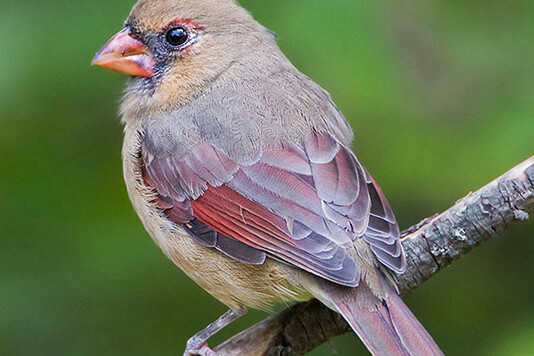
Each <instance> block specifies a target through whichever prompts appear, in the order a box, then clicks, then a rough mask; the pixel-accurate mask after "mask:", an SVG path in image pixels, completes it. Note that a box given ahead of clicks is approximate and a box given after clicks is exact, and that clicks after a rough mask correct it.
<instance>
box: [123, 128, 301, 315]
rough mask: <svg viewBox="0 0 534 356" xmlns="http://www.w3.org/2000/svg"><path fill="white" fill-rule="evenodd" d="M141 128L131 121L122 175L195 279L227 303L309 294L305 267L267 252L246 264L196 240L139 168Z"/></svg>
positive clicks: (236, 305)
mask: <svg viewBox="0 0 534 356" xmlns="http://www.w3.org/2000/svg"><path fill="white" fill-rule="evenodd" d="M141 167H142V160H141V155H140V133H139V131H138V129H137V127H135V124H127V125H126V127H125V138H124V145H123V168H124V179H125V181H126V187H127V190H128V195H129V197H130V200H131V201H132V204H133V206H134V209H135V211H136V212H137V214H138V215H139V218H140V219H141V221H142V223H143V225H144V227H145V229H146V230H147V232H148V233H149V234H150V236H151V237H152V239H153V240H154V241H155V242H156V244H157V245H158V246H159V247H160V248H161V250H162V251H163V253H164V254H165V255H166V256H167V257H168V258H170V259H171V260H172V261H173V262H174V263H175V264H176V265H177V266H178V267H180V269H182V271H184V272H185V273H186V274H187V275H188V276H189V277H190V278H191V279H193V280H194V281H195V282H196V283H197V284H199V285H200V286H201V287H202V288H204V289H205V290H206V291H207V292H208V293H210V294H211V295H213V296H214V297H215V298H217V299H218V300H219V301H221V302H222V303H224V304H226V305H227V306H228V307H230V308H232V309H234V310H237V309H241V308H243V307H251V308H254V309H269V308H270V306H271V305H272V304H273V303H277V302H282V301H290V300H306V299H309V298H310V295H309V294H308V293H306V292H304V291H303V290H302V288H299V287H298V286H297V285H299V284H300V283H299V280H300V279H301V278H306V277H304V276H303V275H302V274H303V273H304V272H302V271H300V270H297V269H295V268H292V267H290V266H288V265H285V264H282V263H280V262H278V261H275V260H272V259H270V258H268V259H267V260H266V262H265V263H264V264H263V265H261V266H253V265H246V264H243V263H241V262H238V261H235V260H233V259H232V258H230V257H228V256H226V255H224V254H223V253H221V252H219V251H217V250H215V249H210V248H206V247H203V246H201V245H199V244H198V243H197V242H195V241H194V240H193V239H192V238H191V237H190V236H189V235H188V234H187V233H186V232H185V231H184V230H183V229H182V228H181V227H180V226H177V225H176V224H174V223H172V222H170V221H169V220H168V219H167V218H166V217H165V216H164V215H163V214H162V212H161V210H159V209H158V208H157V207H156V205H155V204H154V203H153V201H154V198H155V192H154V191H153V189H152V188H150V187H148V186H147V185H145V183H144V182H143V179H142V173H141Z"/></svg>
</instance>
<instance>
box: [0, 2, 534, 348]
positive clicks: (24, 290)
mask: <svg viewBox="0 0 534 356" xmlns="http://www.w3.org/2000/svg"><path fill="white" fill-rule="evenodd" d="M199 1H200V0H199ZM0 2H1V9H2V10H1V11H0V237H1V238H0V354H2V355H181V353H182V351H183V347H184V344H185V341H186V339H187V338H188V337H189V336H191V335H192V334H193V333H195V332H196V331H198V330H199V329H201V328H202V327H204V326H205V325H206V324H207V323H209V322H210V321H212V320H214V319H215V318H216V317H217V316H218V315H220V314H221V313H222V312H224V311H225V308H224V306H223V305H221V304H220V303H218V302H217V301H216V300H214V299H212V298H211V297H210V296H208V295H207V294H206V293H205V292H204V291H202V290H201V289H200V288H199V287H197V286H196V285H195V284H194V283H193V282H191V281H190V280H189V279H188V278H187V277H185V275H184V274H183V273H181V272H180V271H179V270H178V269H177V268H175V267H174V266H173V265H172V263H171V262H170V261H168V260H167V259H166V258H165V257H164V256H163V254H162V253H161V252H160V251H159V250H158V248H157V247H156V246H155V245H154V244H153V242H152V241H151V240H150V238H149V237H148V235H147V233H146V232H145V231H144V230H143V228H142V226H141V224H140V222H139V221H138V219H137V217H136V215H135V213H134V212H133V210H132V208H131V206H130V203H129V201H128V198H127V196H126V193H125V188H124V184H123V182H122V172H121V161H120V150H121V140H122V134H121V125H120V123H119V119H118V118H117V108H118V102H119V98H120V95H121V90H122V87H123V82H124V79H125V78H124V77H122V76H120V75H118V74H115V73H112V72H109V71H104V70H102V69H100V68H91V67H90V66H89V63H90V60H91V58H92V56H93V55H94V53H95V52H96V51H97V50H98V49H99V48H100V47H101V45H102V44H103V43H104V42H105V41H106V40H107V39H108V38H109V37H110V36H111V35H113V34H114V33H115V32H116V31H118V30H119V29H120V27H121V25H122V22H123V21H124V19H125V18H126V16H127V15H128V12H129V9H130V7H131V6H132V5H133V3H132V1H126V0H120V1H109V0H93V1H67V0H48V1H37V0H33V1H32V0H20V1H11V0H7V1H6V0H1V1H0ZM242 4H243V5H244V6H245V7H246V8H247V9H249V10H250V11H251V12H252V13H253V15H254V16H255V17H256V19H258V20H259V21H260V22H262V23H263V24H264V25H266V26H267V27H269V28H271V29H272V30H274V31H275V32H277V33H278V36H279V43H280V46H281V47H282V49H283V50H284V52H285V53H286V54H287V55H288V57H289V58H290V59H291V60H292V61H293V62H294V63H295V64H296V65H297V67H298V68H299V69H300V70H302V71H303V72H304V73H306V74H308V75H309V76H311V77H312V78H313V79H314V80H316V81H317V82H319V83H320V84H321V85H322V86H323V87H324V88H326V89H327V90H328V91H329V92H330V93H331V94H332V96H333V98H334V100H335V101H336V102H337V103H338V105H339V107H340V108H341V110H342V111H343V112H344V113H345V115H346V116H347V118H348V119H349V121H350V123H351V125H352V127H353V128H354V130H355V133H356V141H355V145H354V148H355V151H356V152H357V154H358V156H359V158H360V159H361V161H362V162H363V163H364V164H365V165H366V166H367V168H368V169H369V170H370V171H371V172H372V174H373V175H374V176H375V178H376V179H377V181H378V182H380V185H381V186H382V188H383V190H384V191H385V193H386V195H387V196H388V198H389V201H390V202H391V204H392V206H393V208H394V210H395V212H396V214H397V217H398V219H399V221H400V224H401V227H403V228H406V227H408V226H410V225H412V224H414V223H416V222H418V221H419V220H420V219H422V218H424V217H426V216H428V215H431V214H433V213H435V212H439V211H441V210H443V209H445V208H447V207H449V206H450V205H451V204H453V203H454V202H455V201H456V200H457V199H458V198H460V197H462V196H464V195H466V194H467V193H468V192H469V191H472V190H475V189H477V188H479V187H480V186H482V185H484V184H485V183H487V182H489V181H490V180H492V179H493V178H495V177H497V176H498V175H500V174H501V173H503V172H504V171H506V170H508V169H509V168H511V167H512V166H514V165H516V164H518V163H520V162H521V161H523V160H524V159H526V158H527V157H529V156H530V155H532V154H534V62H533V58H534V21H533V18H534V2H533V1H532V0H517V1H507V2H503V1H500V0H472V1H460V0H448V1H445V0H443V1H438V0H425V1H423V0H414V1H409V2H408V1H402V2H401V1H392V0H389V1H383V0H375V1H369V0H335V1H327V0H271V1H265V0H246V1H245V0H243V1H242ZM228 45H229V46H231V45H232V44H231V43H229V44H228ZM533 227H534V225H533V223H532V222H530V223H526V224H520V225H517V226H513V227H511V228H510V230H509V231H507V232H506V233H504V234H502V236H501V237H499V238H498V239H496V240H495V241H492V242H491V243H488V244H486V245H485V246H483V247H481V248H479V249H477V250H475V251H474V252H472V253H471V254H470V255H469V256H468V257H466V258H464V259H462V260H461V261H458V262H457V263H455V264H454V265H453V267H452V268H450V269H448V270H447V271H443V272H442V273H440V274H439V275H438V276H436V277H435V278H432V279H431V280H430V281H428V282H427V283H425V285H424V286H422V287H421V288H420V289H419V290H417V291H415V292H414V293H413V294H411V295H409V296H408V297H407V298H406V300H407V303H408V304H409V306H410V307H411V309H412V310H413V311H414V313H415V314H416V315H417V316H418V318H419V319H420V320H421V321H422V323H423V324H424V325H425V326H426V327H427V328H428V329H429V330H430V332H431V333H432V335H433V336H434V337H435V339H436V340H437V341H438V343H439V344H440V345H441V347H442V348H443V350H444V351H445V353H447V354H450V355H468V354H470V355H529V354H530V355H531V354H532V353H533V352H534V351H533V350H534V285H533V282H532V280H533V279H534V268H533V262H534V261H533V258H532V255H533V253H534V242H533V237H534V236H533V231H534V229H533ZM265 316H266V315H265V314H263V313H259V312H253V313H251V314H250V315H247V317H245V318H244V319H243V320H240V321H238V322H237V323H236V324H235V325H232V326H231V327H230V328H228V330H225V331H224V332H222V333H221V335H218V336H217V337H216V338H215V340H214V343H216V342H219V341H221V340H223V339H225V338H226V337H228V336H230V335H232V334H233V333H235V332H237V331H239V330H241V329H243V328H245V327H246V326H248V325H251V324H252V323H254V322H256V321H259V320H260V319H262V318H263V317H265ZM331 348H333V349H336V350H338V352H339V354H340V355H353V354H365V353H364V351H363V348H362V346H361V345H360V342H359V341H358V340H357V338H356V337H355V336H354V335H346V336H343V337H341V338H338V339H336V340H334V341H333V342H332V347H331ZM329 352H330V351H329V346H328V345H326V346H323V347H322V348H320V349H318V350H316V351H314V353H313V354H314V355H325V354H328V353H329Z"/></svg>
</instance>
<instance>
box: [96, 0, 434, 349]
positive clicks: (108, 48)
mask: <svg viewBox="0 0 534 356" xmlns="http://www.w3.org/2000/svg"><path fill="white" fill-rule="evenodd" d="M93 64H94V65H99V66H101V67H106V68H109V69H112V70H115V71H118V72H120V73H124V74H128V75H130V76H132V78H131V79H130V81H129V83H128V87H127V90H126V95H125V97H124V101H123V103H122V106H121V113H122V117H123V121H124V123H125V140H124V149H123V159H124V175H125V179H126V185H127V187H128V193H129V196H130V199H131V200H132V202H133V205H134V207H135V209H136V211H137V213H138V214H139V217H140V218H141V220H142V222H143V224H144V226H145V228H146V229H147V230H148V232H149V233H150V235H151V236H152V238H153V239H154V241H155V242H156V243H157V244H158V245H159V247H160V248H161V249H162V250H163V252H164V253H165V254H166V255H167V256H168V257H169V258H170V259H171V260H172V261H173V262H174V263H175V264H176V265H178V266H179V267H180V268H181V269H182V270H183V271H184V272H185V273H186V274H187V275H188V276H190V277H191V278H192V279H193V280H194V281H195V282H197V283H198V284H199V285H200V286H202V287H203V288H204V289H205V290H206V291H208V292H209V293H210V294H212V295H213V296H214V297H215V298H217V299H218V300H220V301H221V302H223V303H224V304H226V305H227V306H228V307H229V308H230V311H228V312H227V313H226V314H224V315H223V316H222V317H221V318H219V319H218V320H217V321H216V322H215V323H213V324H211V325H210V326H208V327H207V328H206V329H204V330H203V331H201V332H200V333H198V334H197V335H195V336H194V337H192V338H191V339H190V340H189V342H188V343H187V349H186V353H185V354H186V355H190V354H199V355H215V353H214V352H213V351H212V350H211V349H210V348H209V347H208V346H207V344H206V341H207V339H208V338H209V337H210V336H211V335H213V334H215V333H216V332H217V331H218V330H220V329H221V328H223V327H224V326H225V325H227V324H228V323H230V322H231V321H233V320H235V319H236V318H238V317H239V316H240V315H243V314H244V313H245V311H246V308H247V307H251V308H259V309H266V308H268V307H269V306H270V305H271V304H273V303H277V302H282V301H291V300H307V299H310V298H313V297H316V298H318V299H319V300H321V301H322V302H323V303H325V304H326V305H327V306H328V307H330V308H332V309H333V310H336V311H338V312H340V313H341V314H342V315H343V317H344V318H345V319H346V320H347V322H348V323H349V324H350V325H351V327H352V328H353V329H354V331H355V332H356V333H357V334H358V335H359V337H360V338H361V339H362V341H363V342H364V343H365V345H366V346H367V348H368V349H369V351H371V353H373V354H374V355H437V354H442V353H441V351H440V350H439V348H438V346H437V345H436V344H435V343H434V341H433V340H432V338H431V336H430V335H429V334H428V333H427V332H426V331H425V329H424V328H423V327H422V325H421V324H420V323H419V322H418V321H417V320H416V319H415V317H414V316H413V315H412V313H411V312H410V311H409V310H408V308H407V307H406V306H405V305H404V303H403V302H402V300H401V299H400V297H399V296H398V295H397V293H396V289H395V286H394V283H393V281H392V280H393V279H392V278H391V271H394V272H397V273H402V272H403V271H404V269H405V266H406V260H405V258H404V253H403V250H402V246H401V244H400V242H399V228H398V226H397V223H396V221H395V217H394V215H393V212H392V211H391V208H390V206H389V204H388V202H387V201H386V199H385V197H384V195H383V194H382V192H381V191H380V189H379V187H378V185H377V184H376V183H375V182H374V180H373V179H372V178H371V176H370V175H369V173H368V172H367V171H366V170H365V168H364V167H363V166H362V165H361V164H360V163H359V162H358V160H357V159H356V157H355V156H354V154H353V153H352V151H351V149H350V145H351V141H352V139H353V133H352V131H351V129H350V127H349V125H348V124H347V122H346V120H345V118H344V117H343V115H342V114H341V113H340V112H339V110H338V109H337V107H336V106H335V104H334V103H333V102H332V100H331V98H330V96H329V95H328V93H327V92H325V91H324V90H323V89H321V88H320V87H319V86H318V85H317V84H316V83H314V82H313V81H312V80H310V79H309V78H308V77H306V76H305V75H303V74H302V73H300V72H299V71H298V70H297V69H296V68H295V67H294V66H293V65H292V64H291V63H290V62H289V61H288V59H287V58H286V57H285V56H284V55H283V54H282V52H281V51H280V49H279V48H278V46H277V45H276V42H275V39H274V38H273V35H272V33H271V32H269V31H268V30H267V29H265V28H264V27H262V26H261V25H260V24H258V23H257V22H256V21H254V19H253V18H252V17H251V16H250V15H249V14H248V13H247V12H246V11H245V10H244V9H243V8H241V7H239V6H238V5H237V4H236V3H235V2H234V1H233V0H141V1H139V2H138V3H137V4H136V5H135V6H134V8H133V10H132V12H131V14H130V16H129V17H128V19H127V21H126V23H125V25H124V29H123V30H122V31H120V32H119V33H118V34H117V35H115V36H114V37H113V38H112V39H111V40H110V41H109V42H108V43H107V44H106V45H105V46H104V47H103V48H102V49H101V50H100V52H98V53H97V55H96V56H95V58H94V60H93Z"/></svg>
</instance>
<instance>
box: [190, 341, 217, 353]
mask: <svg viewBox="0 0 534 356" xmlns="http://www.w3.org/2000/svg"><path fill="white" fill-rule="evenodd" d="M184 356H217V353H216V352H215V351H213V350H212V349H210V347H209V346H208V343H207V342H205V341H204V342H202V341H201V340H198V339H195V338H191V339H189V341H187V346H186V349H185V352H184Z"/></svg>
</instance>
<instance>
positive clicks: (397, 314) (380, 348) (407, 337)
mask: <svg viewBox="0 0 534 356" xmlns="http://www.w3.org/2000/svg"><path fill="white" fill-rule="evenodd" d="M324 297H327V298H328V299H329V301H330V302H331V304H333V305H334V306H335V307H336V308H337V309H338V311H339V312H340V313H341V315H342V316H343V317H344V318H345V320H346V321H347V322H348V323H349V325H350V326H351V328H352V329H353V330H354V332H355V333H356V334H358V336H359V337H360V339H361V340H362V342H363V343H364V344H365V346H366V347H367V349H368V350H369V351H370V352H371V354H373V355H375V356H401V355H402V356H437V355H443V352H442V351H441V350H440V349H439V347H438V345H437V344H436V343H435V341H434V340H433V339H432V336H430V334H429V333H428V332H427V331H426V330H425V328H424V327H423V325H421V323H420V322H419V321H418V320H417V319H416V318H415V316H414V315H413V314H412V312H411V311H410V310H409V309H408V307H407V306H406V304H404V302H403V301H402V299H401V298H400V297H399V296H398V295H397V293H396V292H395V291H393V290H392V289H391V290H390V291H389V295H388V296H387V297H386V298H385V299H384V300H380V299H379V298H377V297H376V296H375V295H374V294H373V293H372V292H371V291H370V290H369V288H368V287H367V286H366V285H365V284H364V283H363V282H362V283H361V285H360V286H359V287H357V288H344V287H342V288H332V289H330V290H329V291H328V292H327V293H326V296H325V295H323V298H324Z"/></svg>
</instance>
